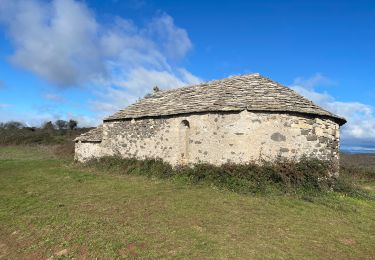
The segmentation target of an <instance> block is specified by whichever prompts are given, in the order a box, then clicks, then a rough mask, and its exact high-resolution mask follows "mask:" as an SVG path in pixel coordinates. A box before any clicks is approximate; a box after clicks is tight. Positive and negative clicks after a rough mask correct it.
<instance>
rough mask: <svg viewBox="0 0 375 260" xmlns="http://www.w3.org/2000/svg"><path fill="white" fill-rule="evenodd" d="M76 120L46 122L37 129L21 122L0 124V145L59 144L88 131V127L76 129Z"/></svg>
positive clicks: (70, 140)
mask: <svg viewBox="0 0 375 260" xmlns="http://www.w3.org/2000/svg"><path fill="white" fill-rule="evenodd" d="M78 126H79V124H78V122H77V121H76V120H73V119H70V120H67V121H66V120H61V119H59V120H56V121H55V122H52V121H47V122H44V123H43V124H42V125H41V126H39V127H30V126H27V125H25V124H24V123H22V122H18V121H8V122H5V123H1V122H0V145H18V144H61V143H67V142H72V141H73V139H74V138H75V137H76V136H78V135H80V134H82V133H84V132H86V131H88V130H89V129H91V128H89V127H81V128H80V127H78Z"/></svg>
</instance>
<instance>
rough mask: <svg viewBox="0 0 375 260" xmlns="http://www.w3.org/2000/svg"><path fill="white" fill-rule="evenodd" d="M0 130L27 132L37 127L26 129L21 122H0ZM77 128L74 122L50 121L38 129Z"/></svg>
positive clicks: (76, 123)
mask: <svg viewBox="0 0 375 260" xmlns="http://www.w3.org/2000/svg"><path fill="white" fill-rule="evenodd" d="M0 128H2V129H8V130H15V129H28V130H36V129H38V127H28V126H26V125H25V124H24V123H22V122H18V121H8V122H6V123H1V122H0ZM77 128H78V122H77V121H76V120H73V119H70V120H69V121H65V120H61V119H59V120H56V121H55V122H54V123H52V121H47V122H45V123H43V124H42V126H41V127H40V129H44V130H70V131H73V130H76V129H77Z"/></svg>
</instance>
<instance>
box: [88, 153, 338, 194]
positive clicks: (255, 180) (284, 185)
mask: <svg viewBox="0 0 375 260" xmlns="http://www.w3.org/2000/svg"><path fill="white" fill-rule="evenodd" d="M86 166H89V167H95V168H98V169H101V170H104V171H110V172H113V173H120V174H136V175H145V176H148V177H158V178H174V179H180V180H186V181H188V182H189V183H192V184H209V185H213V186H215V187H218V188H224V189H228V190H231V191H236V192H241V193H259V192H266V191H268V190H275V189H276V190H279V191H282V192H289V191H293V192H295V191H296V190H304V191H327V190H329V189H331V188H332V185H333V182H332V178H331V177H330V172H331V169H330V167H329V164H328V163H327V162H323V161H319V160H316V159H307V158H304V159H302V160H300V161H298V162H293V161H283V162H281V161H280V162H274V163H270V162H268V163H266V162H264V163H263V164H262V165H261V166H260V165H257V164H255V163H249V164H245V165H237V164H224V165H222V166H214V165H210V164H197V165H194V166H193V167H188V166H179V167H175V168H173V167H172V166H171V165H169V164H168V163H165V162H163V161H162V160H154V159H151V160H150V159H147V160H136V159H121V158H118V157H103V158H100V159H94V160H91V161H89V162H87V163H86Z"/></svg>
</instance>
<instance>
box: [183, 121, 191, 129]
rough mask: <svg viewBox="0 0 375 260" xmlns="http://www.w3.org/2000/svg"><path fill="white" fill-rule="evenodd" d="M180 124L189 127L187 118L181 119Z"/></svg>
mask: <svg viewBox="0 0 375 260" xmlns="http://www.w3.org/2000/svg"><path fill="white" fill-rule="evenodd" d="M181 126H182V127H185V128H190V123H189V121H187V120H182V121H181Z"/></svg>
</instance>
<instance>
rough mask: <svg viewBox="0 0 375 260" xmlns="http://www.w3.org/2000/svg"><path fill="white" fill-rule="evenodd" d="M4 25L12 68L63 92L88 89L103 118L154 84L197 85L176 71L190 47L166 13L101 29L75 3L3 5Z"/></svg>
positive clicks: (14, 0) (16, 1) (31, 0)
mask: <svg viewBox="0 0 375 260" xmlns="http://www.w3.org/2000/svg"><path fill="white" fill-rule="evenodd" d="M0 22H1V23H2V24H4V25H5V27H6V29H7V32H8V34H9V36H10V39H11V41H12V43H13V46H14V53H13V54H12V55H11V56H10V57H9V59H10V61H11V62H12V63H13V64H14V65H15V66H18V67H20V68H22V69H24V70H27V71H30V72H32V73H34V74H35V75H37V76H39V77H40V78H42V79H44V80H47V81H49V82H50V83H52V84H54V85H57V86H60V87H61V88H65V87H76V86H86V87H87V86H90V89H91V91H93V92H94V93H96V94H97V96H98V100H95V101H92V102H91V105H92V106H93V108H94V109H96V110H100V111H101V112H103V113H102V114H108V113H111V112H113V111H115V110H116V109H119V108H123V107H124V106H126V105H127V104H128V103H129V102H131V101H134V100H135V99H136V98H138V97H141V96H143V95H145V94H146V93H147V92H148V91H150V89H152V87H153V86H154V85H158V86H159V87H161V88H171V87H178V86H182V85H186V84H194V83H197V82H199V81H200V80H199V78H198V77H196V76H194V75H193V74H191V73H190V72H189V71H187V70H186V69H184V68H181V67H179V66H176V65H175V64H178V63H179V61H180V60H181V59H183V58H185V57H186V55H187V53H188V52H189V51H190V50H191V49H192V43H191V40H190V39H189V36H188V34H187V32H186V30H184V29H183V28H180V27H178V26H176V25H175V23H174V20H173V18H172V17H171V16H169V15H168V14H165V13H160V14H158V15H156V16H155V17H153V18H152V19H150V21H149V22H148V23H146V24H145V25H144V26H137V25H136V24H135V23H134V22H133V21H132V20H129V19H126V18H122V17H112V19H111V21H110V22H108V23H100V22H99V20H98V19H97V18H96V16H95V14H94V13H93V11H92V10H90V9H89V7H88V6H86V5H85V3H84V2H81V1H77V0H52V1H42V0H1V1H0ZM172 64H173V65H172ZM47 98H48V97H47ZM50 98H51V96H50ZM109 104H110V105H109ZM103 109H105V111H103ZM102 114H101V115H100V116H103V115H102Z"/></svg>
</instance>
